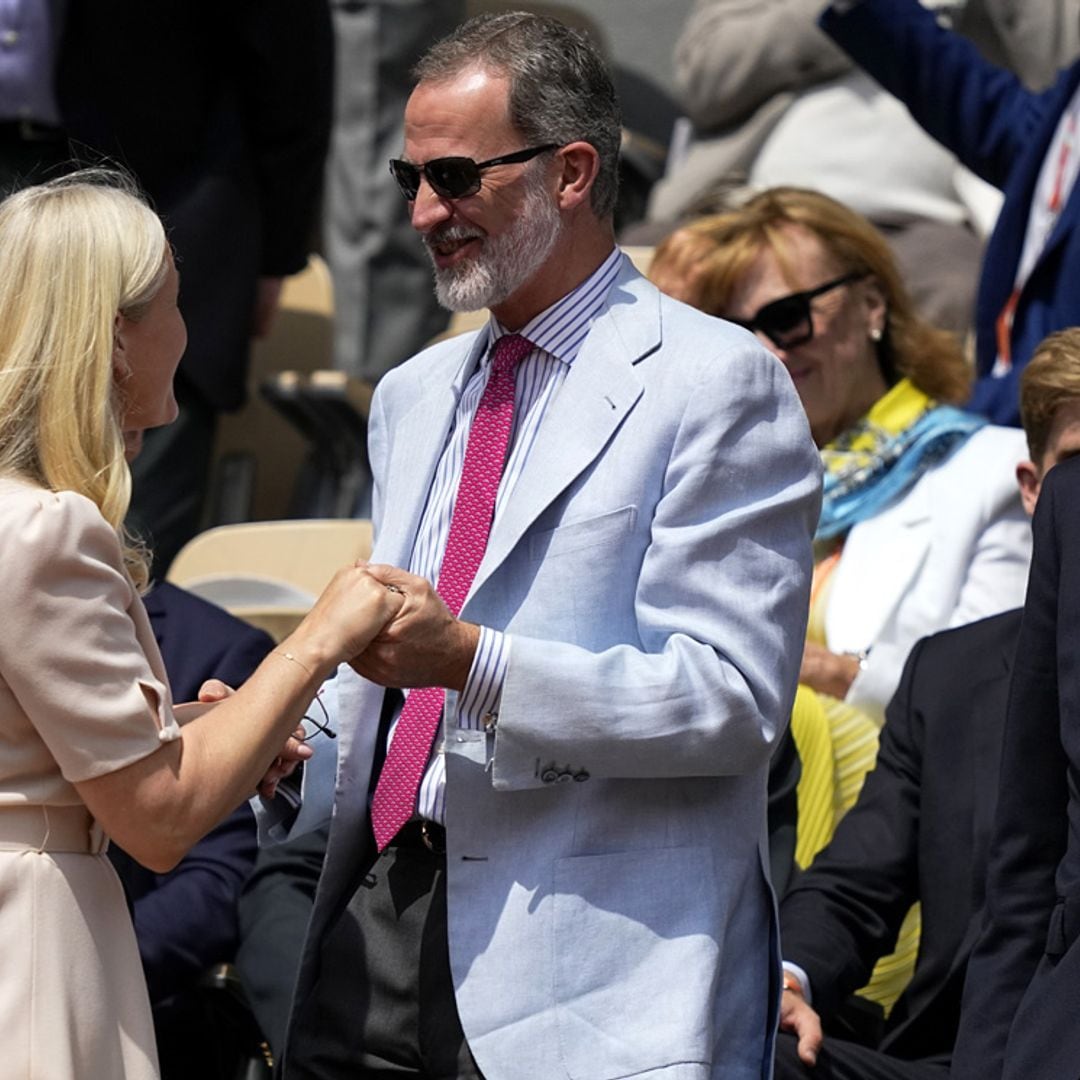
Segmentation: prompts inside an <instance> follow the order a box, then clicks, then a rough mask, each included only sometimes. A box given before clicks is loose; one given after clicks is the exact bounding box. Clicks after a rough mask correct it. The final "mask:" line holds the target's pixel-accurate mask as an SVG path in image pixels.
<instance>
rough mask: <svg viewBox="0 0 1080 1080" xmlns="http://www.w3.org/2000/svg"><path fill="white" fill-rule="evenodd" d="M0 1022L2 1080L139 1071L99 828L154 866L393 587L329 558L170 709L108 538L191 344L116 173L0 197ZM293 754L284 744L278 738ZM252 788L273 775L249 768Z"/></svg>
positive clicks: (118, 917) (136, 973) (135, 202)
mask: <svg viewBox="0 0 1080 1080" xmlns="http://www.w3.org/2000/svg"><path fill="white" fill-rule="evenodd" d="M0 267H2V273H0V559H2V565H3V567H4V572H3V576H2V577H0V610H2V611H3V619H2V620H0V950H2V954H3V957H4V964H3V979H2V980H0V1030H3V1032H4V1037H5V1038H4V1043H5V1045H4V1066H3V1070H2V1071H3V1074H4V1076H5V1077H8V1078H10V1080H29V1078H30V1077H48V1078H49V1080H65V1078H69V1077H70V1078H74V1077H103V1078H104V1077H108V1078H110V1080H119V1078H127V1080H144V1078H146V1080H150V1078H154V1077H156V1076H157V1075H158V1069H157V1061H156V1052H155V1047H154V1036H153V1027H152V1023H151V1018H150V1007H149V1002H148V999H147V994H146V990H145V986H144V984H143V978H142V972H141V966H140V962H139V954H138V951H137V948H136V945H135V938H134V933H133V930H132V927H131V923H130V919H129V917H128V913H127V908H126V904H125V902H124V897H123V894H122V891H121V888H120V884H119V881H118V880H117V878H116V876H115V874H114V872H113V870H112V868H111V866H110V864H109V862H108V860H107V858H106V857H105V855H104V849H105V846H106V843H107V841H106V839H105V838H106V837H112V838H115V840H116V841H117V842H118V843H119V844H121V845H122V846H123V847H124V848H125V850H127V851H128V852H130V853H131V854H132V855H133V856H134V857H135V858H137V859H138V860H139V861H140V862H142V863H144V864H145V865H146V866H148V867H150V868H151V869H155V870H162V871H164V870H167V869H169V868H170V867H172V866H173V865H174V864H175V863H176V862H177V861H178V860H179V859H180V857H181V856H182V855H183V853H184V852H185V851H186V849H187V848H188V847H189V846H190V845H191V844H193V843H194V842H195V841H196V840H198V839H199V838H200V837H201V836H202V835H203V834H204V833H206V832H207V831H208V830H209V829H210V828H211V827H212V826H213V825H214V824H216V823H217V822H218V821H219V820H220V819H221V818H222V817H224V816H225V815H226V814H227V813H228V812H229V811H230V810H232V809H233V808H234V807H235V806H237V805H238V804H239V803H240V802H242V801H243V800H244V799H245V798H246V797H247V796H248V795H250V794H251V793H252V792H253V791H254V790H255V788H256V786H257V785H259V784H260V782H261V781H262V782H266V783H270V784H272V783H273V779H274V776H275V775H276V774H275V773H274V772H273V771H272V769H271V766H272V764H273V763H274V762H275V760H276V758H277V756H278V754H279V752H280V751H281V750H282V747H283V746H284V745H286V744H287V741H288V739H289V736H290V733H291V732H292V731H293V730H294V729H295V727H296V725H297V723H298V721H299V719H300V717H301V716H302V715H303V713H304V711H305V707H306V706H307V705H308V704H309V703H310V701H311V699H312V696H313V695H314V693H315V691H316V690H317V689H318V687H319V685H320V683H321V682H322V680H323V679H324V678H325V677H326V676H327V675H328V674H329V673H330V672H331V671H332V670H333V669H334V668H335V666H336V665H337V664H338V663H341V662H346V661H348V660H349V659H351V658H352V657H354V656H355V655H356V654H358V653H359V652H361V651H362V650H363V649H364V648H365V646H366V645H367V643H368V642H369V641H370V639H371V638H372V637H373V636H374V634H375V633H376V632H377V631H378V630H379V629H380V628H381V627H382V626H383V625H384V624H385V623H386V622H387V621H388V620H389V619H390V618H392V617H393V615H394V613H395V611H396V610H397V608H398V607H399V606H400V604H401V602H402V597H401V596H400V595H397V594H395V593H394V592H391V591H388V590H387V588H386V587H385V586H383V585H382V584H380V583H379V582H377V581H376V580H375V579H374V578H373V577H371V576H370V575H369V574H368V573H367V571H366V570H364V569H362V568H357V567H352V568H349V569H346V570H342V571H340V572H339V573H338V574H337V576H336V577H335V578H334V580H333V581H332V583H331V584H330V585H329V586H328V588H327V591H326V593H324V595H323V596H322V597H321V598H320V600H319V602H318V603H317V605H316V607H315V609H314V611H313V612H312V613H311V615H310V616H309V617H308V618H307V619H305V620H304V622H303V623H302V624H301V626H300V627H299V628H298V629H297V630H296V632H295V633H294V634H293V635H292V636H291V637H290V638H288V639H287V640H286V641H285V642H283V643H282V644H281V646H280V647H279V648H278V649H277V650H276V651H275V652H274V653H272V654H271V655H270V656H269V657H267V659H266V661H265V662H264V663H263V664H262V666H261V667H260V668H259V669H258V670H257V671H256V672H255V674H254V675H253V676H252V678H251V679H250V681H249V682H248V683H247V684H245V686H244V687H243V688H242V689H240V690H239V691H238V692H237V693H236V694H234V695H231V696H229V697H227V698H226V699H225V700H223V701H221V702H220V703H219V704H217V705H216V706H215V707H214V709H213V712H214V716H213V717H212V718H211V717H209V716H205V715H204V716H196V717H195V718H193V719H191V721H190V722H189V723H187V724H186V725H185V726H184V727H183V728H181V727H180V725H179V724H178V722H177V718H176V714H175V713H174V710H173V704H172V701H171V697H170V693H169V688H168V685H167V682H166V679H165V674H164V669H163V667H162V663H161V658H160V656H159V654H158V650H157V647H156V645H155V644H154V640H153V637H152V635H151V632H150V628H149V624H148V621H147V617H146V613H145V611H144V609H143V606H142V602H141V601H140V599H139V596H138V587H139V586H140V585H142V584H144V583H145V579H146V563H145V557H144V553H143V552H141V551H140V550H139V549H138V548H137V547H136V546H133V545H132V544H131V543H130V542H129V541H128V540H127V539H126V538H125V536H124V533H123V529H122V526H121V522H122V521H123V518H124V515H125V512H126V510H127V504H128V497H129V487H130V481H129V475H128V468H127V463H126V460H125V457H127V458H128V459H130V457H131V456H133V455H134V453H136V452H137V449H138V446H139V443H140V441H141V438H142V433H143V431H145V430H146V429H147V428H150V427H154V426H157V425H160V424H165V423H168V422H169V421H170V420H172V419H173V418H174V416H175V414H176V403H175V401H174V399H173V394H172V376H173V373H174V372H175V370H176V365H177V363H178V362H179V360H180V356H181V354H182V353H183V350H184V345H185V342H186V332H185V329H184V323H183V320H182V318H181V316H180V313H179V311H178V310H177V306H176V300H177V292H178V288H179V281H178V274H177V270H176V265H175V263H174V261H173V258H172V254H171V252H170V249H169V245H168V243H167V242H166V238H165V233H164V231H163V228H162V225H161V222H160V221H159V220H158V218H157V217H156V216H155V215H154V214H153V213H152V211H151V210H150V209H149V208H148V207H147V206H146V205H145V204H144V203H143V202H142V201H141V200H140V199H139V198H138V197H137V196H136V195H135V194H133V193H132V192H131V191H129V190H126V189H125V188H124V186H123V183H122V181H120V180H119V178H116V177H110V176H108V175H102V174H98V173H95V174H85V173H84V174H75V175H73V176H71V177H68V178H66V179H64V180H62V181H58V182H54V183H51V184H47V185H43V186H40V187H34V188H28V189H26V190H24V191H22V192H20V193H19V194H17V195H13V196H11V197H9V198H8V199H7V200H5V201H4V202H3V203H2V204H0ZM293 753H294V755H295V756H303V754H302V752H300V751H296V750H294V751H293ZM267 778H269V779H267Z"/></svg>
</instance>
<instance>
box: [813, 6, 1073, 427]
mask: <svg viewBox="0 0 1080 1080" xmlns="http://www.w3.org/2000/svg"><path fill="white" fill-rule="evenodd" d="M821 27H822V29H823V30H825V32H826V33H827V34H829V35H830V36H831V37H832V38H833V39H834V40H835V41H836V43H837V44H838V45H840V47H841V48H843V49H844V50H845V51H846V52H847V53H849V54H850V55H851V57H852V58H853V59H854V60H855V61H856V62H857V63H858V64H860V65H861V66H862V67H863V68H865V69H866V71H868V72H869V73H870V74H871V75H872V76H873V77H874V78H875V79H877V80H878V82H880V83H881V84H882V86H884V87H885V88H886V89H887V90H889V91H891V92H892V93H893V94H895V95H896V96H897V97H898V98H899V99H900V100H901V101H902V102H903V103H904V104H905V105H906V106H907V107H908V109H910V111H911V114H912V115H913V116H914V117H915V119H916V120H917V121H918V122H919V123H920V124H921V125H922V126H923V127H924V128H925V129H926V130H927V131H928V132H929V133H930V134H931V135H932V136H933V137H934V138H935V139H937V140H938V141H939V142H940V143H942V144H943V145H945V146H946V147H948V148H949V149H950V150H951V151H952V152H953V153H954V154H955V155H956V156H957V157H958V158H959V159H960V161H962V162H963V163H964V165H966V166H967V167H968V168H969V169H971V171H972V172H974V173H976V174H977V175H979V176H981V177H982V178H983V179H984V180H987V181H989V182H990V183H991V184H993V185H995V186H996V187H998V188H1001V190H1002V191H1003V192H1004V193H1005V203H1004V206H1003V207H1002V210H1001V214H1000V216H999V217H998V221H997V225H996V226H995V228H994V232H993V234H992V235H991V237H990V239H989V241H988V243H987V247H986V255H985V257H984V261H983V269H982V276H981V278H980V280H979V291H978V297H977V300H976V305H975V334H976V365H977V370H978V380H977V382H976V385H975V390H974V393H973V394H972V397H971V402H970V407H971V408H972V409H974V410H975V411H976V412H980V413H983V414H985V415H986V416H988V417H989V418H990V419H991V420H993V421H994V422H995V423H999V424H1011V425H1014V426H1016V425H1018V424H1019V422H1020V412H1019V408H1020V398H1019V389H1018V382H1019V376H1020V372H1021V371H1022V370H1023V367H1024V365H1025V364H1026V363H1027V362H1028V360H1030V359H1031V354H1032V353H1033V352H1034V350H1035V347H1036V346H1037V345H1038V344H1039V342H1040V341H1042V339H1043V338H1044V337H1046V335H1047V334H1050V333H1053V332H1054V331H1055V330H1062V329H1064V328H1066V327H1069V326H1075V325H1077V324H1080V292H1078V291H1077V288H1076V282H1077V281H1078V280H1080V228H1078V227H1077V222H1078V221H1080V185H1077V186H1076V187H1074V188H1073V191H1072V194H1071V195H1070V197H1069V199H1068V201H1067V202H1066V204H1065V206H1064V208H1063V209H1062V212H1061V215H1060V217H1059V218H1058V220H1057V223H1056V225H1055V227H1054V230H1053V232H1052V233H1051V235H1050V238H1049V240H1048V241H1047V244H1046V248H1045V250H1044V251H1043V253H1042V255H1041V256H1040V258H1039V261H1038V262H1037V263H1036V265H1035V268H1034V270H1033V271H1032V273H1031V276H1030V277H1029V279H1028V281H1027V282H1026V284H1025V286H1024V289H1023V291H1022V293H1021V295H1020V299H1019V303H1018V305H1017V309H1016V315H1015V318H1014V321H1013V327H1012V336H1011V343H1012V357H1013V366H1012V369H1011V370H1010V371H1009V373H1008V374H1006V375H1004V376H1002V377H1000V378H995V377H994V376H993V375H992V374H991V370H992V368H993V365H994V360H995V357H996V354H997V346H996V338H995V323H996V321H997V318H998V315H999V314H1000V312H1001V310H1002V308H1003V307H1004V306H1005V303H1006V301H1007V300H1008V298H1009V296H1010V294H1011V293H1012V290H1013V284H1014V283H1015V280H1016V269H1017V265H1018V263H1019V261H1020V253H1021V251H1022V249H1023V245H1024V233H1025V231H1026V229H1027V220H1028V210H1029V208H1030V206H1031V199H1032V195H1033V193H1034V190H1035V182H1036V180H1037V178H1038V175H1039V170H1040V168H1041V166H1042V163H1043V159H1044V158H1045V157H1046V152H1047V150H1048V148H1049V146H1050V142H1051V140H1052V138H1053V135H1054V130H1055V128H1056V127H1057V123H1058V120H1059V118H1060V116H1061V113H1062V111H1063V110H1064V108H1065V106H1066V105H1067V104H1068V102H1069V99H1070V98H1071V97H1072V94H1073V91H1074V90H1075V89H1076V87H1077V84H1078V83H1080V63H1076V64H1074V65H1073V66H1072V67H1069V68H1066V69H1065V70H1064V71H1063V72H1062V73H1061V74H1060V76H1059V77H1058V79H1057V81H1056V82H1055V83H1054V84H1053V85H1052V86H1051V87H1050V88H1049V89H1048V90H1046V91H1044V92H1042V93H1035V92H1033V91H1031V90H1028V89H1027V88H1025V87H1024V85H1023V84H1022V83H1021V82H1020V80H1019V79H1018V78H1017V77H1016V76H1015V75H1013V74H1012V73H1011V72H1008V71H1005V70H1004V69H1002V68H998V67H995V66H994V65H993V64H991V63H989V62H987V61H986V60H984V59H983V58H982V56H981V55H980V54H979V52H978V50H977V49H976V48H975V46H974V45H972V44H971V42H969V41H968V40H966V39H965V38H962V37H961V36H960V35H959V34H954V33H952V32H950V31H948V30H945V29H943V28H942V27H940V26H939V25H938V23H937V20H936V18H935V16H934V14H933V12H931V11H929V10H927V9H926V8H924V7H922V5H921V4H920V3H918V0H862V2H861V3H858V4H856V5H854V6H853V7H852V8H851V10H850V11H849V12H847V13H845V14H839V13H838V12H837V11H836V10H835V9H833V8H829V9H828V10H827V11H826V12H825V13H824V15H822V17H821Z"/></svg>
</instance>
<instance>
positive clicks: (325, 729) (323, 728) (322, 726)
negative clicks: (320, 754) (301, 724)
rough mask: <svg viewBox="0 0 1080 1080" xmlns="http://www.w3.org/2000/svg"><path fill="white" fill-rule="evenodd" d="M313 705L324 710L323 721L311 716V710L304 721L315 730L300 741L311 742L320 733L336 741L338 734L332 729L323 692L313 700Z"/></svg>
mask: <svg viewBox="0 0 1080 1080" xmlns="http://www.w3.org/2000/svg"><path fill="white" fill-rule="evenodd" d="M312 704H313V705H318V706H319V708H320V709H321V710H322V719H321V720H320V719H319V718H318V717H315V716H311V715H310V711H311V710H310V709H309V711H308V713H306V714H305V715H304V717H303V719H304V720H305V721H306V722H307V723H309V724H311V726H312V727H313V728H314V729H315V730H314V731H312V732H309V733H308V734H307V735H305V736H304V737H303V738H302V739H301V740H300V741H301V742H308V741H309V740H311V739H314V738H315V736H316V735H318V734H319V733H320V732H321V733H322V734H323V735H325V736H326V737H327V738H328V739H336V738H337V732H336V731H334V729H333V728H331V727H330V714H329V713H328V712H327V711H326V706H325V705H324V704H323V700H322V691H321V690H320V691H319V692H318V693H317V694H316V695H315V697H314V698H313V699H312Z"/></svg>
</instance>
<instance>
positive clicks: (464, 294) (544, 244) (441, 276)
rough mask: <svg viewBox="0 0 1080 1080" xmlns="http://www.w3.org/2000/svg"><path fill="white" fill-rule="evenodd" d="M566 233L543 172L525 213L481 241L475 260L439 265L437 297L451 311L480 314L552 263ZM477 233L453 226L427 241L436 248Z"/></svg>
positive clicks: (531, 185)
mask: <svg viewBox="0 0 1080 1080" xmlns="http://www.w3.org/2000/svg"><path fill="white" fill-rule="evenodd" d="M561 229H562V218H561V217H560V216H559V211H558V210H557V209H556V207H555V204H554V203H553V202H552V201H551V198H550V197H549V196H548V194H547V192H546V190H545V189H544V185H543V175H542V174H538V175H537V176H536V178H535V180H532V179H530V182H529V185H528V188H527V189H526V192H525V202H524V205H523V206H522V208H521V213H520V214H519V215H518V217H517V219H516V220H515V222H514V224H513V225H512V226H511V227H510V228H509V229H508V230H507V231H506V232H504V233H503V234H502V235H501V236H496V237H482V238H481V248H480V253H479V254H478V255H477V256H476V257H475V258H471V259H466V260H464V261H463V262H461V263H459V264H458V265H456V266H448V267H445V268H443V269H440V268H439V267H437V266H435V267H434V270H435V297H436V299H437V300H438V301H439V303H440V304H441V305H442V306H443V307H444V308H446V309H447V310H449V311H479V310H481V308H490V307H495V306H496V305H498V304H501V303H502V302H503V301H504V300H507V299H509V298H510V297H511V296H513V294H514V293H515V292H517V290H518V289H520V288H521V286H522V285H524V284H525V282H527V281H528V280H529V279H530V278H531V277H532V276H533V275H534V274H535V273H536V272H537V271H538V270H539V269H540V267H541V266H543V265H544V263H545V262H547V259H548V256H549V255H550V254H551V252H552V250H553V249H554V247H555V243H556V241H557V240H558V239H559V233H560V231H561ZM473 235H475V233H474V232H473V231H472V230H471V229H470V228H468V227H462V226H453V225H452V226H448V227H447V228H445V229H442V230H436V231H435V232H434V233H432V234H431V235H429V236H428V237H427V238H426V239H427V242H428V243H429V244H431V243H439V242H441V241H444V240H461V239H467V238H469V237H470V236H473ZM428 254H429V255H430V254H431V250H430V248H429V249H428ZM432 261H433V262H434V260H432Z"/></svg>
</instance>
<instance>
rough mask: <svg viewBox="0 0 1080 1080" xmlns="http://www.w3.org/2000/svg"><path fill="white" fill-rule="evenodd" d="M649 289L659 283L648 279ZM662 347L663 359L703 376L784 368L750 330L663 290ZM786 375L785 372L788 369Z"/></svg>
mask: <svg viewBox="0 0 1080 1080" xmlns="http://www.w3.org/2000/svg"><path fill="white" fill-rule="evenodd" d="M644 284H645V285H647V286H648V288H649V289H652V290H655V289H656V287H655V286H654V285H653V284H652V283H651V282H645V283H644ZM657 295H658V296H659V314H660V333H661V341H660V348H659V349H658V350H657V351H658V353H659V354H660V357H661V358H662V362H663V363H664V364H665V365H667V364H671V363H672V362H673V361H674V362H675V363H677V364H679V365H680V366H682V367H683V368H684V369H685V370H687V371H688V372H691V373H694V374H696V375H700V376H703V377H710V376H711V377H714V378H726V377H727V375H721V372H725V371H727V373H728V374H730V370H729V369H732V368H737V369H740V370H742V371H743V372H747V371H749V372H753V373H758V372H760V371H767V372H769V373H770V374H776V373H778V372H783V365H782V364H781V363H780V361H779V360H778V359H777V357H776V356H774V355H773V354H772V353H771V352H769V350H768V349H766V348H765V346H764V345H762V344H761V342H760V341H758V339H757V338H756V337H755V336H754V335H753V334H751V333H750V331H749V330H746V329H744V328H743V327H741V326H737V325H736V324H735V323H732V322H728V321H727V320H726V319H722V318H719V317H718V316H716V315H708V314H706V313H705V312H704V311H699V310H698V309H697V308H695V307H692V306H691V305H689V304H684V303H682V302H681V301H679V300H674V299H672V298H671V297H670V296H667V295H665V294H664V293H660V292H659V291H658V290H657ZM785 378H786V373H785Z"/></svg>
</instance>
